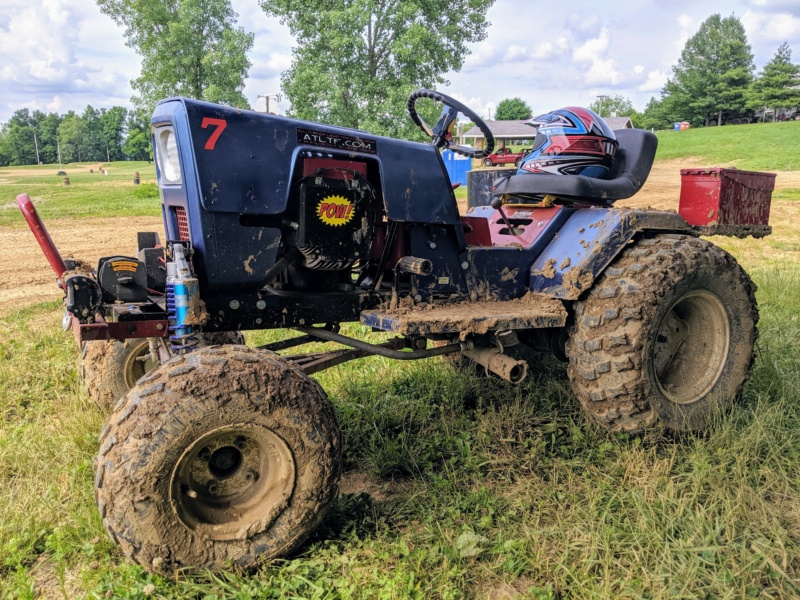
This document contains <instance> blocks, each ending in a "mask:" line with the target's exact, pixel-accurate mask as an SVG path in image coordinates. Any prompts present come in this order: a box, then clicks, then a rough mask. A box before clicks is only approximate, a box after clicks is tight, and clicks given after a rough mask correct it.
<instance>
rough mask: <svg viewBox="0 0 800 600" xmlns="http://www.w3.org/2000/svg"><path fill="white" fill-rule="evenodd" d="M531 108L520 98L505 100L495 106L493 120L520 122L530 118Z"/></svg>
mask: <svg viewBox="0 0 800 600" xmlns="http://www.w3.org/2000/svg"><path fill="white" fill-rule="evenodd" d="M531 116H532V115H531V107H530V106H528V103H527V102H525V101H524V100H523V99H522V98H506V99H505V100H500V102H499V103H498V104H497V112H496V113H495V119H497V120H498V121H521V120H523V119H530V118H531Z"/></svg>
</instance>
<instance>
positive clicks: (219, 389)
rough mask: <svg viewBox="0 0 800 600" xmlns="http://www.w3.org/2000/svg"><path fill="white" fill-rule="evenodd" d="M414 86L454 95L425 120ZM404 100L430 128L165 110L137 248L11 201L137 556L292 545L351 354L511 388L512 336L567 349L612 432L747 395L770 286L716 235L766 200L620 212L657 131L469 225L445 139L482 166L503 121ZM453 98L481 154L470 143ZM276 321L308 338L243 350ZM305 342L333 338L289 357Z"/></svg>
mask: <svg viewBox="0 0 800 600" xmlns="http://www.w3.org/2000/svg"><path fill="white" fill-rule="evenodd" d="M422 98H428V99H432V100H434V101H437V102H440V103H442V104H443V105H444V108H443V110H442V113H441V115H440V117H439V119H438V121H437V122H436V123H435V124H434V125H433V126H430V125H428V124H427V123H426V121H425V120H424V119H423V117H421V116H420V111H418V108H417V102H418V100H420V99H422ZM426 102H427V101H426ZM408 108H409V112H410V116H411V118H412V120H413V121H414V122H415V123H416V124H417V125H419V126H420V128H421V129H422V130H423V131H424V132H425V133H426V134H428V135H429V136H430V137H431V143H418V142H410V141H405V140H399V139H390V138H385V137H378V136H374V135H371V134H369V133H367V132H364V131H359V130H350V129H344V128H341V127H334V126H328V125H323V124H318V123H311V122H303V121H298V120H294V119H290V118H286V117H282V116H275V115H270V114H262V113H256V112H252V111H247V110H238V109H234V108H230V107H223V106H217V105H214V104H210V103H207V102H200V101H196V100H190V99H185V98H172V99H168V100H164V101H162V102H160V103H159V104H158V105H157V107H156V109H155V112H154V114H153V117H152V120H151V125H152V139H153V147H154V156H155V160H156V171H157V177H158V187H159V190H160V196H161V206H162V213H163V222H164V230H165V239H164V240H163V241H162V240H161V239H160V236H159V235H157V234H156V233H152V232H149V233H148V232H145V233H139V234H138V251H137V253H136V254H132V255H131V256H109V257H105V258H102V259H101V260H100V261H99V264H98V265H97V268H96V269H89V268H85V267H83V266H82V265H80V264H77V263H74V262H72V261H65V260H63V259H62V258H61V256H60V255H59V253H58V251H57V250H56V248H55V246H54V245H53V243H52V241H51V240H50V238H49V236H48V235H47V231H46V229H45V228H44V225H43V224H42V223H41V221H40V220H39V218H38V216H37V215H36V211H35V209H34V207H33V205H32V204H31V202H30V199H29V198H28V197H27V195H24V194H23V195H21V196H20V197H19V198H18V199H17V200H18V204H19V205H20V207H21V209H22V210H23V212H24V214H25V217H26V219H27V221H28V223H29V224H30V226H31V228H32V230H33V231H34V234H35V235H36V236H37V239H38V240H39V242H40V245H41V246H42V248H43V249H44V251H45V254H46V255H47V257H48V260H49V262H50V264H51V265H52V266H53V269H54V270H55V271H56V275H57V278H58V283H59V285H60V286H61V287H62V288H63V290H64V293H65V306H66V314H65V327H67V328H71V329H72V331H73V333H74V334H75V336H76V338H77V340H78V341H79V343H81V344H82V345H83V350H84V360H83V373H84V379H85V380H86V383H87V386H88V387H89V391H90V393H91V394H92V396H93V398H95V400H96V401H97V402H98V404H100V405H101V406H104V407H106V408H107V410H109V411H110V416H109V417H108V420H107V422H106V424H105V426H104V428H103V430H102V433H101V435H100V447H99V453H98V456H97V459H96V462H95V467H94V473H95V481H94V483H95V494H96V500H97V506H98V508H99V511H100V515H101V516H102V520H103V524H104V526H105V528H106V529H107V531H108V533H109V534H110V535H111V537H112V538H113V539H114V540H115V541H116V543H118V544H119V546H120V547H121V548H122V550H123V551H124V552H125V554H126V555H127V556H129V557H130V558H131V559H133V560H134V561H135V562H137V563H139V564H141V565H143V566H144V567H146V568H147V569H150V570H153V571H159V572H172V571H173V570H174V569H177V568H182V567H201V568H203V567H207V568H211V569H221V568H225V567H226V566H231V565H232V566H239V567H243V568H247V567H251V566H253V565H256V564H258V562H259V561H261V560H264V559H268V558H272V557H278V556H284V555H286V554H287V553H290V552H291V551H292V550H294V549H296V548H297V547H298V546H299V545H300V544H301V543H302V542H303V540H304V539H305V538H306V537H307V536H308V535H309V534H310V532H312V531H313V530H314V528H315V527H316V526H317V525H318V524H319V523H320V521H321V519H322V517H323V516H324V514H325V510H326V508H327V507H329V506H330V505H331V504H332V502H333V501H334V500H335V498H336V493H337V482H338V479H339V476H340V468H341V467H340V460H341V451H342V443H341V439H340V432H339V428H338V425H337V422H336V418H335V415H334V411H333V409H332V407H331V404H330V402H329V400H328V399H327V397H326V394H325V392H324V391H323V389H322V388H321V387H320V385H319V384H318V383H317V382H316V381H315V380H314V379H313V378H312V377H311V375H312V374H314V373H317V372H319V371H321V370H323V369H327V368H330V367H333V366H335V365H339V364H342V363H344V362H345V361H350V360H354V359H360V358H363V357H368V356H373V355H378V356H383V357H387V358H390V359H397V360H418V359H425V358H429V357H433V356H437V355H452V356H456V357H460V359H459V360H461V361H469V362H470V363H474V364H475V365H478V366H479V368H480V369H481V371H482V372H483V373H485V374H488V375H490V376H493V377H497V378H501V379H504V380H507V381H509V382H512V383H519V382H521V381H523V380H524V379H525V377H526V375H527V373H528V362H526V360H524V359H522V358H520V355H521V353H520V352H517V350H520V349H525V350H526V351H527V350H532V351H534V350H535V351H546V352H552V353H554V354H555V355H556V356H558V357H559V358H560V359H562V360H564V361H567V362H568V375H569V378H570V380H571V385H572V389H573V391H574V394H575V396H576V397H577V399H578V400H579V401H580V403H581V405H582V407H583V408H584V409H585V412H586V413H587V414H588V415H589V416H590V417H591V418H592V419H594V420H596V421H597V422H599V423H600V424H601V425H603V426H604V427H606V428H608V429H609V430H611V431H614V432H630V433H638V432H642V431H645V430H647V429H648V428H652V427H663V428H666V429H668V430H673V431H689V430H697V429H702V428H704V427H705V426H707V425H708V423H709V421H710V419H711V418H712V416H713V415H714V414H716V413H717V412H718V411H720V410H724V409H726V408H727V407H729V406H730V405H731V403H732V402H733V400H734V398H735V397H736V395H737V394H738V393H739V391H740V389H741V387H742V385H743V383H744V382H745V380H746V379H747V377H748V374H749V370H750V367H751V364H752V362H753V357H754V342H755V340H756V336H757V330H756V324H757V321H758V312H757V308H756V302H755V296H754V292H755V285H754V284H753V283H752V282H751V280H750V278H749V277H748V276H747V274H746V273H745V272H744V271H743V270H742V268H740V266H739V265H738V264H737V262H736V261H735V260H734V259H733V257H731V256H730V255H729V254H728V253H726V252H725V251H723V250H722V249H720V248H718V247H716V246H714V245H713V244H712V243H710V242H708V241H706V240H705V239H702V238H701V237H700V236H701V234H708V233H728V234H734V235H745V234H749V235H764V234H766V233H768V232H769V227H768V225H767V224H766V223H767V221H766V218H767V214H768V199H767V209H766V211H767V214H765V213H764V211H763V210H761V208H763V206H762V205H763V198H762V197H761V196H763V194H761V196H758V195H756V196H752V195H751V196H748V195H747V194H744V195H741V194H740V195H739V196H737V197H736V198H735V199H734V200H731V201H728V200H724V199H723V200H719V199H718V205H719V206H717V207H716V208H713V207H712V208H711V209H709V208H708V206H707V201H708V200H707V199H708V197H710V195H711V196H713V193H712V192H708V193H707V190H706V188H702V189H703V190H704V191H703V192H702V194H697V195H695V196H696V197H695V198H690V199H689V200H688V201H687V203H686V204H687V207H688V208H687V209H686V210H683V208H682V210H681V212H680V213H678V212H658V211H654V210H634V209H622V208H615V207H614V206H613V204H614V202H615V201H616V200H620V199H623V198H628V197H630V196H633V195H634V194H635V193H636V192H637V191H639V189H640V188H641V187H642V185H643V184H644V182H645V180H646V178H647V175H648V173H649V171H650V168H651V165H652V163H653V159H654V156H655V151H656V145H657V139H656V137H655V136H654V135H653V134H651V133H649V132H647V131H642V130H636V129H626V130H620V131H617V132H615V133H616V138H617V141H618V144H619V146H618V148H617V150H616V156H615V159H614V163H613V166H612V167H611V171H610V172H609V173H608V176H607V177H606V178H605V179H598V178H591V177H584V176H581V175H571V176H562V175H555V174H537V175H532V174H528V173H523V172H520V173H518V174H514V175H511V176H509V177H507V178H505V179H502V180H499V181H498V183H497V184H496V186H495V190H494V194H495V196H494V199H493V200H492V201H491V204H490V205H487V206H481V207H477V208H474V209H472V210H471V211H470V212H468V213H467V214H463V215H462V214H460V213H459V209H458V205H457V202H456V198H455V195H454V191H453V189H454V186H452V185H451V182H450V180H449V178H448V175H447V171H446V169H445V166H444V163H443V161H442V157H441V155H440V150H441V149H442V148H445V147H449V148H450V149H451V150H454V151H455V152H458V153H461V154H465V155H467V156H471V157H473V158H481V157H484V156H486V155H488V154H489V153H491V151H492V149H493V146H494V141H493V138H492V133H491V131H490V130H489V128H488V126H487V125H486V124H485V123H484V122H483V120H482V119H480V118H479V117H478V115H476V114H475V113H474V112H473V111H472V110H470V109H469V108H468V107H466V106H464V105H463V104H461V103H459V102H457V101H456V100H454V99H452V98H449V97H447V96H445V95H444V94H441V93H438V92H435V91H431V90H418V91H416V92H414V93H413V94H412V95H411V97H410V98H409V103H408ZM459 113H460V114H462V115H464V116H465V117H466V118H468V119H470V120H471V121H473V122H474V123H476V124H477V126H478V127H479V128H480V130H481V131H482V132H483V134H484V135H485V138H486V144H485V147H484V148H483V149H480V150H478V149H472V148H467V147H462V146H457V145H454V144H453V143H452V142H453V140H452V137H451V131H452V128H453V124H454V122H455V121H456V119H457V115H458V114H459ZM695 175H696V176H697V177H699V178H702V176H704V175H703V174H702V173H697V174H695ZM706 175H708V176H710V177H712V178H713V174H710V175H709V174H706ZM717 175H719V174H717ZM718 178H719V177H718ZM701 187H702V185H701ZM709 194H710V195H709ZM748 198H749V199H748ZM726 203H727V204H726ZM753 203H760V204H759V206H761V208H759V210H754V209H753V206H752V204H753ZM759 211H760V212H759ZM348 322H357V323H361V325H363V326H366V327H368V328H372V330H374V331H380V332H386V333H388V334H389V335H388V336H383V337H381V338H380V339H381V340H384V341H381V342H379V343H372V342H367V341H364V340H362V339H356V338H354V337H352V336H349V335H345V334H344V333H342V332H341V331H340V325H341V324H343V323H348ZM278 328H281V329H287V330H294V331H296V332H297V335H295V336H294V337H288V338H287V339H284V340H282V341H278V342H275V343H270V344H267V345H264V346H260V347H248V346H246V345H244V344H243V341H242V338H241V333H240V332H242V331H246V330H263V329H278ZM311 342H332V343H335V344H336V346H335V347H333V348H331V349H329V350H327V351H316V352H307V353H305V354H289V355H287V354H286V353H284V354H279V353H278V352H279V351H287V350H291V349H292V348H296V347H299V346H302V345H304V344H308V343H311ZM322 347H323V348H324V347H325V346H322ZM455 362H458V361H455Z"/></svg>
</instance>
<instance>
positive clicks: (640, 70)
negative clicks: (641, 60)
mask: <svg viewBox="0 0 800 600" xmlns="http://www.w3.org/2000/svg"><path fill="white" fill-rule="evenodd" d="M642 73H644V66H642V65H636V66H635V67H633V74H634V75H641V74H642Z"/></svg>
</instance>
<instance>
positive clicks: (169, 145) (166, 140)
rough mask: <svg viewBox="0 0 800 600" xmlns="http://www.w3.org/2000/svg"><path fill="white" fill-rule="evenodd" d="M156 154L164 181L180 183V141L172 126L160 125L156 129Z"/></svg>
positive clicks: (172, 183)
mask: <svg viewBox="0 0 800 600" xmlns="http://www.w3.org/2000/svg"><path fill="white" fill-rule="evenodd" d="M156 154H157V157H156V158H157V160H158V166H159V168H160V169H161V180H162V183H165V184H168V185H174V184H177V183H180V182H181V161H180V159H179V157H178V142H177V140H176V139H175V132H174V131H173V130H172V127H159V128H158V129H157V130H156Z"/></svg>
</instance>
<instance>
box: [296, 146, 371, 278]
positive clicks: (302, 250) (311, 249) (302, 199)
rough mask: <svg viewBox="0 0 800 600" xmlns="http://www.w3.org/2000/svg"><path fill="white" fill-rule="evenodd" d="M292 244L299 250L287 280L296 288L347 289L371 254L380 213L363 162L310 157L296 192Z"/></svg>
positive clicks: (305, 163)
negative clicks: (352, 274)
mask: <svg viewBox="0 0 800 600" xmlns="http://www.w3.org/2000/svg"><path fill="white" fill-rule="evenodd" d="M290 206H291V207H293V208H292V209H290V214H292V216H293V218H294V221H293V223H292V229H293V232H292V233H291V234H290V235H289V236H287V239H286V244H287V246H288V247H289V248H294V249H296V251H297V252H299V255H298V256H297V260H294V261H292V263H291V264H290V266H289V268H288V269H287V272H286V277H285V278H284V279H283V281H282V284H283V286H288V287H291V288H297V289H330V288H338V289H344V288H347V287H350V286H351V285H352V277H351V273H352V271H353V269H355V268H358V266H359V265H360V264H363V263H364V262H365V261H366V260H367V259H368V257H369V251H370V244H371V243H372V240H373V237H374V235H373V233H374V229H375V218H376V202H375V191H374V189H373V187H372V185H371V184H370V183H369V181H368V180H367V166H366V164H364V163H360V162H351V161H341V160H335V159H327V158H315V159H306V160H305V162H304V166H303V177H302V179H301V180H300V181H299V182H298V183H297V184H296V186H295V189H294V191H293V193H292V196H291V200H290Z"/></svg>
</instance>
